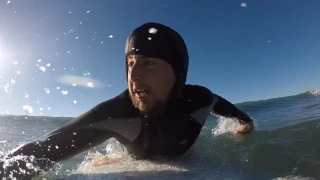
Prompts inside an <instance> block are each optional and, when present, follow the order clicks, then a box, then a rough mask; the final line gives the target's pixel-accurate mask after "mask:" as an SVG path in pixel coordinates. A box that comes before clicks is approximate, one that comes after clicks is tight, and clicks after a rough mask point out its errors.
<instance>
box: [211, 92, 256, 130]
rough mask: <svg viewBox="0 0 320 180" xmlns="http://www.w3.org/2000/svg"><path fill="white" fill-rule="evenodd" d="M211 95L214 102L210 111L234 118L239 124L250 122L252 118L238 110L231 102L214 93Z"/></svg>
mask: <svg viewBox="0 0 320 180" xmlns="http://www.w3.org/2000/svg"><path fill="white" fill-rule="evenodd" d="M213 96H214V104H213V107H212V111H213V112H214V113H216V114H218V115H220V116H223V117H228V118H236V119H237V120H238V122H239V123H240V124H241V125H245V124H248V123H252V121H253V120H252V119H251V118H250V117H249V116H248V115H247V114H245V113H244V112H242V111H240V110H239V109H238V108H237V107H236V106H234V105H233V104H232V103H230V102H229V101H227V100H226V99H224V98H222V97H221V96H218V95H216V94H213Z"/></svg>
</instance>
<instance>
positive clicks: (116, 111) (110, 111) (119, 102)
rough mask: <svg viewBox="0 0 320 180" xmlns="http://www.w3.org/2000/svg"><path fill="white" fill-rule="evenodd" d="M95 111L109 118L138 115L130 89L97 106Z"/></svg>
mask: <svg viewBox="0 0 320 180" xmlns="http://www.w3.org/2000/svg"><path fill="white" fill-rule="evenodd" d="M93 109H94V111H95V112H96V113H97V114H98V115H100V116H108V117H110V118H111V117H114V118H115V117H117V118H119V117H129V116H132V115H133V114H135V113H136V111H135V109H134V107H133V105H132V102H131V100H130V97H129V92H128V89H126V90H125V91H123V92H122V93H120V94H119V95H117V96H115V97H113V98H112V99H109V100H106V101H103V102H101V103H99V104H98V105H96V106H95V107H94V108H93Z"/></svg>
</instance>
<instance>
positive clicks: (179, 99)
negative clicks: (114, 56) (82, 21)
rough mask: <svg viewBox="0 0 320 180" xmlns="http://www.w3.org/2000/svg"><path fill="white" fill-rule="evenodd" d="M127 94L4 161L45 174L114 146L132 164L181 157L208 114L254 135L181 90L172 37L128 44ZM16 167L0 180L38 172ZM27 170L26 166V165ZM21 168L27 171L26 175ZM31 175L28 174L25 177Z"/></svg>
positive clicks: (158, 29) (177, 43) (198, 94)
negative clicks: (121, 147)
mask: <svg viewBox="0 0 320 180" xmlns="http://www.w3.org/2000/svg"><path fill="white" fill-rule="evenodd" d="M125 62H126V67H125V72H126V74H127V82H128V89H127V90H125V91H124V92H122V93H121V94H120V95H118V96H117V97H115V98H113V99H110V100H108V101H105V102H102V103H101V104H99V105H97V106H95V107H94V108H92V109H91V110H89V111H88V112H86V113H85V114H83V115H81V116H79V117H78V118H76V119H74V120H72V121H70V122H69V123H67V124H65V125H64V126H62V127H59V128H58V129H56V130H54V131H52V132H51V133H49V134H47V135H45V136H44V137H42V138H40V139H38V140H36V141H33V142H30V143H28V144H25V145H23V146H21V147H19V148H17V149H16V150H15V151H13V152H11V153H10V154H9V155H7V156H6V159H10V158H11V159H14V158H15V157H19V155H22V156H25V157H27V158H26V159H25V161H26V162H29V163H31V164H32V165H33V166H36V167H39V168H40V169H43V170H48V169H49V168H51V167H52V164H53V162H60V161H63V160H66V159H68V158H71V157H73V156H75V155H77V154H79V153H81V152H84V151H86V150H88V149H90V148H92V147H94V146H97V145H99V144H101V143H103V142H104V141H106V140H107V139H109V138H112V137H113V138H116V139H117V140H118V141H119V142H120V143H121V144H123V145H124V146H125V147H126V148H127V149H128V151H129V152H130V153H131V155H132V156H133V157H136V158H148V157H151V156H154V155H164V156H179V155H182V154H184V153H185V152H187V151H188V150H189V149H190V148H191V146H192V145H193V144H194V142H195V141H196V140H197V138H198V136H199V134H200V131H201V128H202V126H203V124H204V123H205V120H206V119H207V117H208V116H209V114H210V112H211V111H212V112H214V113H216V114H218V115H221V116H224V117H229V118H234V119H235V120H237V121H238V122H239V123H240V128H239V129H238V131H237V133H238V134H245V133H249V132H251V131H252V130H253V128H254V125H253V122H252V119H251V118H250V117H249V116H248V115H246V114H245V113H243V112H242V111H240V110H239V109H237V108H236V107H235V106H234V105H233V104H231V103H230V102H228V101H227V100H225V99H223V98H222V97H220V96H218V95H216V94H213V93H212V92H211V91H210V90H209V89H207V88H205V87H202V86H198V85H186V84H185V83H186V78H187V71H188V64H189V56H188V51H187V47H186V45H185V43H184V40H183V38H182V37H181V36H180V35H179V34H178V33H177V32H176V31H174V30H173V29H171V28H169V27H167V26H165V25H161V24H158V23H146V24H143V25H142V26H140V27H138V28H136V29H135V30H134V31H133V32H132V33H131V34H130V36H129V37H128V39H127V42H126V47H125ZM32 157H34V159H33V158H32ZM25 161H21V160H16V161H14V163H13V164H12V165H9V166H8V167H6V168H2V164H1V163H0V165H1V166H0V171H1V175H2V176H0V177H8V176H9V175H10V171H11V173H13V174H14V176H15V177H27V178H30V177H32V176H34V175H35V174H37V173H39V172H34V170H30V169H28V168H26V162H25ZM29 165H30V164H29ZM19 167H20V168H22V169H25V170H27V172H25V174H24V175H22V174H23V173H22V172H20V171H19ZM28 173H29V174H28Z"/></svg>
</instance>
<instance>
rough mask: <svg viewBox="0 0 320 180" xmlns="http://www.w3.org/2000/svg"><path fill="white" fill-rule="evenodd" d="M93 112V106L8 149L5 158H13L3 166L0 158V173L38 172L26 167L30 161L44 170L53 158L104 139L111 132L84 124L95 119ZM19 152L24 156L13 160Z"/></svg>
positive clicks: (66, 154) (56, 160) (0, 175)
mask: <svg viewBox="0 0 320 180" xmlns="http://www.w3.org/2000/svg"><path fill="white" fill-rule="evenodd" d="M95 114H96V113H95V110H94V109H92V110H90V111H89V112H87V113H85V114H83V115H82V116H80V117H78V118H76V119H74V120H73V121H71V122H69V123H67V124H66V125H64V126H62V127H60V128H58V129H56V130H54V131H52V132H51V133H49V134H47V135H45V136H44V137H42V138H40V139H38V140H36V141H33V142H30V143H28V144H25V145H23V146H21V147H19V148H18V149H16V150H15V151H13V152H11V153H10V154H9V155H7V156H6V159H7V160H9V161H13V162H12V163H13V164H12V165H9V166H8V167H7V168H4V167H3V162H2V163H1V162H0V171H1V172H0V177H8V176H9V175H10V172H11V173H13V176H14V177H16V178H18V179H23V178H25V179H30V178H31V177H33V176H34V175H36V174H39V172H35V169H29V168H27V167H28V166H29V167H30V165H32V166H34V167H37V168H39V169H41V170H44V171H46V170H49V169H51V168H53V166H54V164H55V162H60V161H62V160H65V159H68V158H71V157H73V156H75V155H77V154H79V153H81V152H84V151H86V150H88V149H90V148H92V147H94V146H97V145H99V144H101V143H103V142H104V141H105V140H107V139H108V138H110V137H111V136H112V133H111V132H108V131H102V130H94V129H90V128H84V127H86V126H88V127H89V125H90V122H92V121H94V120H95V118H96V117H95ZM19 156H20V157H21V156H25V157H26V158H24V160H21V159H20V160H15V159H17V157H19ZM32 156H33V157H34V158H32ZM18 159H19V158H18ZM30 163H31V164H30ZM19 168H22V169H23V170H26V171H27V173H29V175H28V174H24V175H23V174H22V172H23V171H19Z"/></svg>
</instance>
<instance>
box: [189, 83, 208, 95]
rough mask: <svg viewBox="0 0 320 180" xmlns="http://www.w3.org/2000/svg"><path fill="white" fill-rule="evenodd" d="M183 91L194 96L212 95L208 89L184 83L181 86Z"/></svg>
mask: <svg viewBox="0 0 320 180" xmlns="http://www.w3.org/2000/svg"><path fill="white" fill-rule="evenodd" d="M183 91H184V92H185V93H187V94H190V95H194V96H196V97H205V96H210V97H211V96H212V92H211V90H210V89H208V88H206V87H204V86H200V85H192V84H186V85H185V86H184V88H183Z"/></svg>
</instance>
